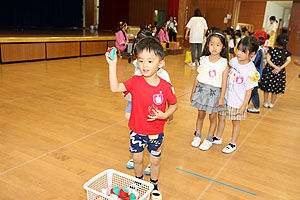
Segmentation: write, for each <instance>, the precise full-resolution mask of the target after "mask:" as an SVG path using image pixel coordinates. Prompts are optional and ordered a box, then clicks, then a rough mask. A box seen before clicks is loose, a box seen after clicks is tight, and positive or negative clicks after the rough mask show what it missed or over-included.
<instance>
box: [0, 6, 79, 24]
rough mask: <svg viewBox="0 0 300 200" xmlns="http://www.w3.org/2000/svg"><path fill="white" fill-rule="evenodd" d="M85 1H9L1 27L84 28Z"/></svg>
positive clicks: (2, 11) (2, 9)
mask: <svg viewBox="0 0 300 200" xmlns="http://www.w3.org/2000/svg"><path fill="white" fill-rule="evenodd" d="M82 6H83V0H7V1H1V3H0V26H1V27H82V16H83V15H82Z"/></svg>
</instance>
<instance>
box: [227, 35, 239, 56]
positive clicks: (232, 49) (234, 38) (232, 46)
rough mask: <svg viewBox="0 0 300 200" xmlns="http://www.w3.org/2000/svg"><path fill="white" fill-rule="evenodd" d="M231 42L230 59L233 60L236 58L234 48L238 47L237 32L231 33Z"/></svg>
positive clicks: (229, 42) (229, 47)
mask: <svg viewBox="0 0 300 200" xmlns="http://www.w3.org/2000/svg"><path fill="white" fill-rule="evenodd" d="M229 33H230V34H229V41H228V49H229V59H232V58H233V57H234V48H235V46H236V44H237V43H236V37H235V32H234V31H231V32H229Z"/></svg>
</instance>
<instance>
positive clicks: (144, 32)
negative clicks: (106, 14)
mask: <svg viewBox="0 0 300 200" xmlns="http://www.w3.org/2000/svg"><path fill="white" fill-rule="evenodd" d="M144 37H154V38H156V39H158V38H157V35H154V36H153V32H152V31H151V30H150V29H147V28H145V29H142V30H141V31H139V32H138V34H137V35H136V37H135V38H134V40H133V45H132V51H133V50H134V47H135V45H136V44H137V43H138V41H140V40H141V39H142V38H144ZM132 54H133V52H131V54H130V56H129V58H128V63H131V56H132ZM133 65H134V67H135V73H134V75H138V76H142V75H143V74H142V72H141V71H140V70H139V66H138V61H137V60H134V61H133ZM163 66H164V64H163ZM157 75H158V76H159V77H160V78H162V79H164V80H166V81H167V82H168V83H170V84H171V80H170V77H169V74H168V72H167V71H166V70H164V69H163V68H161V67H160V68H159V69H158V71H157ZM124 97H125V99H126V100H127V101H128V103H127V106H126V110H125V119H127V120H129V118H130V114H131V104H132V103H131V94H130V93H128V92H125V93H124ZM167 121H168V122H167V123H168V124H171V123H172V122H173V115H171V116H170V117H169V118H168V120H167ZM126 167H127V168H128V169H133V168H134V164H133V159H131V160H129V161H128V162H127V164H126ZM144 173H145V174H146V175H150V164H149V165H148V166H147V167H146V169H145V171H144Z"/></svg>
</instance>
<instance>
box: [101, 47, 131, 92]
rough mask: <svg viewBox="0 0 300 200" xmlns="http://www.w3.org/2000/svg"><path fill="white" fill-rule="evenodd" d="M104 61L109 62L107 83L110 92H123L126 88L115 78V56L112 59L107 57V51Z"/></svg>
mask: <svg viewBox="0 0 300 200" xmlns="http://www.w3.org/2000/svg"><path fill="white" fill-rule="evenodd" d="M105 57H106V61H107V63H108V64H109V83H110V89H111V91H112V92H125V91H126V88H125V85H124V84H123V83H119V82H118V79H117V56H115V58H114V59H113V60H111V59H110V58H109V53H108V52H106V54H105Z"/></svg>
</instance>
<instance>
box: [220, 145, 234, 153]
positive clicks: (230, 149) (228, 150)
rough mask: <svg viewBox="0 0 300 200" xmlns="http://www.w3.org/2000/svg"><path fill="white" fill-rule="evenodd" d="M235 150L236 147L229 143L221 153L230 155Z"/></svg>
mask: <svg viewBox="0 0 300 200" xmlns="http://www.w3.org/2000/svg"><path fill="white" fill-rule="evenodd" d="M235 150H236V145H235V144H231V143H229V144H228V145H227V146H226V147H225V148H224V149H223V150H222V152H223V153H232V152H234V151H235Z"/></svg>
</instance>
